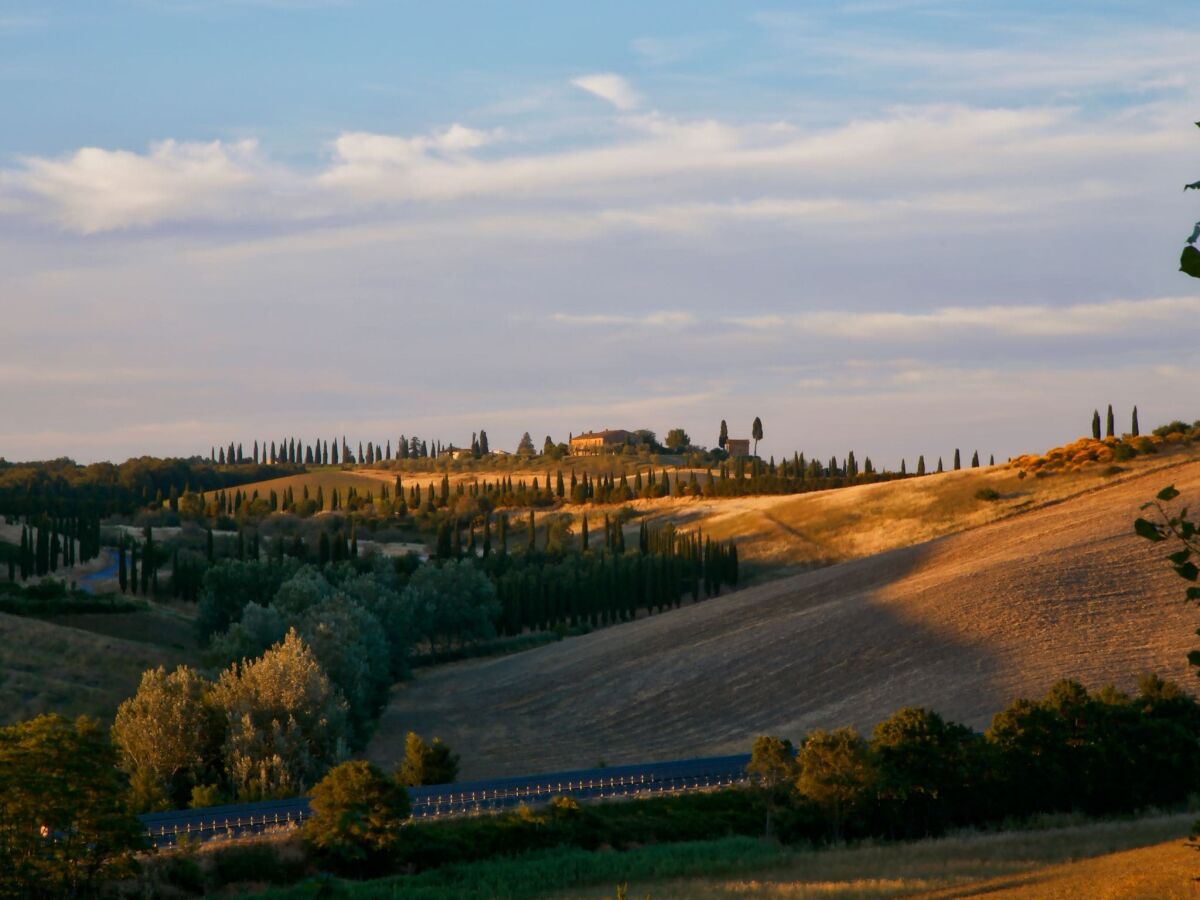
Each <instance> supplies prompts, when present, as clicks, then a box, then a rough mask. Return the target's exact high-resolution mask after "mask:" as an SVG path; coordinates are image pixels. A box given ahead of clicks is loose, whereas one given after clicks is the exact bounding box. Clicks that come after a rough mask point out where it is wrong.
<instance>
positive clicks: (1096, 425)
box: [1092, 403, 1141, 441]
mask: <svg viewBox="0 0 1200 900" xmlns="http://www.w3.org/2000/svg"><path fill="white" fill-rule="evenodd" d="M1115 432H1116V420H1115V417H1114V416H1113V408H1112V404H1111V403H1110V404H1108V414H1107V415H1106V416H1105V419H1104V436H1105V437H1106V438H1110V437H1116V433H1115ZM1129 433H1130V434H1131V435H1132V436H1133V437H1137V436H1138V435H1140V434H1141V429H1140V428H1139V427H1138V413H1137V407H1136V406H1135V407H1134V408H1133V415H1132V416H1130V421H1129ZM1092 438H1093V439H1094V440H1097V441H1098V440H1100V439H1101V438H1100V410H1098V409H1094V410H1092Z"/></svg>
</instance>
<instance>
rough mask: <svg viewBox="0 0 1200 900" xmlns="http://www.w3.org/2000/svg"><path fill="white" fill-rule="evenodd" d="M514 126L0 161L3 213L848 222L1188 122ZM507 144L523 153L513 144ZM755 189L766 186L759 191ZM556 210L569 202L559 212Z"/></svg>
mask: <svg viewBox="0 0 1200 900" xmlns="http://www.w3.org/2000/svg"><path fill="white" fill-rule="evenodd" d="M506 137H507V136H506V135H505V133H504V132H503V130H501V129H497V128H493V129H481V128H476V127H471V126H467V125H464V124H461V123H454V124H452V125H450V126H449V127H446V128H444V129H440V130H437V131H434V132H430V133H427V134H418V135H392V134H376V133H369V132H347V133H344V134H342V135H340V136H339V137H337V138H336V139H335V140H334V141H333V143H332V158H331V159H330V160H329V162H328V164H327V165H326V166H324V167H323V168H320V169H318V170H317V171H315V172H313V171H309V170H306V169H301V168H295V167H289V166H285V165H282V164H280V163H277V162H274V161H272V160H271V159H270V157H269V156H268V155H267V154H265V153H264V152H263V151H262V149H261V148H260V147H259V145H258V144H257V143H256V142H255V141H253V140H244V141H238V142H232V143H231V142H224V141H212V142H208V143H187V142H179V141H173V140H166V141H162V142H160V143H157V144H153V145H152V146H151V147H150V148H149V150H148V151H146V152H144V153H138V152H135V151H131V150H122V149H115V150H110V149H102V148H96V147H88V148H84V149H81V150H78V151H76V152H74V153H71V154H68V155H66V156H63V157H58V158H47V157H27V158H25V159H24V160H22V165H21V167H19V168H16V169H10V170H8V171H5V172H0V214H2V213H3V212H4V211H5V209H6V208H7V209H9V210H12V209H14V208H19V209H21V210H24V212H25V213H26V214H28V215H30V216H36V217H40V218H43V219H48V220H50V221H53V222H55V223H57V224H59V225H61V226H62V227H64V228H68V229H71V230H74V231H78V232H81V233H85V234H92V233H97V232H102V231H106V230H113V229H126V228H148V227H152V226H154V225H156V224H158V223H163V222H168V223H169V222H182V221H188V220H197V221H206V222H213V221H221V220H226V221H230V222H234V221H238V222H263V223H272V222H273V223H277V224H279V225H287V224H288V223H290V225H289V226H288V227H301V226H302V227H312V226H314V225H318V224H320V223H321V222H322V221H327V220H329V218H330V217H336V218H337V220H338V222H339V225H340V226H341V227H345V225H347V224H348V222H347V217H349V219H350V220H353V219H355V218H359V219H362V218H363V217H366V218H368V219H374V218H375V217H376V216H377V215H379V214H381V213H387V212H388V211H390V212H391V214H393V215H403V216H404V218H405V219H406V220H407V219H409V218H410V217H411V216H412V215H413V213H414V210H413V208H412V207H411V206H410V205H409V204H411V202H412V201H421V202H422V203H425V204H430V206H428V207H427V208H426V209H427V211H428V212H429V213H432V214H439V215H440V214H443V213H444V214H449V215H454V216H456V217H460V218H463V217H465V218H466V219H470V218H471V217H473V216H477V215H478V214H480V213H482V212H486V215H487V216H489V217H491V218H493V219H494V218H496V217H497V214H498V213H499V212H500V210H498V209H497V207H495V206H494V205H487V206H481V207H479V208H478V209H476V210H475V211H474V212H472V211H471V210H470V209H469V208H467V207H464V206H462V205H457V206H452V205H451V204H461V203H463V202H465V201H468V200H478V201H480V202H483V201H487V202H488V203H489V204H493V203H494V202H503V203H504V204H506V206H505V207H504V208H503V214H502V216H501V217H508V218H511V219H513V220H514V221H516V220H520V219H522V218H523V217H524V216H526V215H529V214H532V215H535V216H538V217H541V218H542V219H543V220H545V221H547V222H550V221H553V220H554V219H556V218H559V219H561V218H563V217H565V218H566V219H567V220H571V221H572V222H573V223H575V224H578V220H580V219H591V221H592V223H593V226H594V227H593V229H592V230H593V231H594V230H595V228H611V227H630V228H648V229H657V230H666V231H687V230H694V229H696V228H703V227H708V226H710V225H713V224H717V223H722V222H726V223H728V222H738V221H741V222H752V221H787V220H794V221H807V222H812V223H820V222H828V223H838V222H850V221H856V220H862V219H868V218H877V219H880V220H884V219H887V218H889V217H908V219H909V222H910V223H912V222H913V221H914V220H913V218H912V217H913V216H924V215H959V216H970V215H975V216H984V215H988V216H991V217H993V220H994V221H996V222H1001V221H1002V220H1001V219H999V218H997V217H1000V216H1004V215H1010V214H1011V215H1023V214H1025V213H1026V212H1028V211H1031V210H1032V211H1035V212H1040V213H1041V214H1044V213H1045V212H1046V211H1047V210H1048V209H1050V208H1052V207H1054V206H1056V205H1061V204H1064V203H1065V204H1077V203H1094V202H1097V201H1102V200H1105V199H1108V198H1113V197H1117V196H1120V195H1121V194H1122V193H1123V192H1124V193H1127V192H1129V190H1130V187H1128V186H1124V185H1120V184H1119V182H1118V181H1117V180H1116V172H1117V167H1118V166H1119V165H1120V164H1121V162H1122V161H1123V160H1124V159H1126V158H1128V156H1129V154H1131V153H1134V154H1139V155H1141V156H1142V157H1143V158H1147V159H1153V158H1155V157H1163V158H1165V157H1166V156H1168V155H1170V154H1172V153H1174V152H1175V150H1176V146H1177V145H1178V143H1179V139H1178V136H1177V135H1176V134H1175V133H1174V132H1173V131H1170V130H1167V129H1165V128H1164V127H1162V126H1160V125H1156V124H1154V123H1148V122H1138V123H1131V122H1130V121H1129V120H1128V118H1125V117H1123V118H1120V119H1115V118H1114V119H1112V120H1094V119H1092V118H1089V117H1086V116H1081V115H1079V114H1077V113H1076V112H1075V111H1073V110H1070V109H1063V108H1033V109H995V108H971V107H965V106H945V105H938V106H933V107H913V108H899V109H894V110H891V111H889V112H888V113H887V114H885V115H881V116H878V117H874V118H871V119H863V120H859V121H854V122H850V123H848V124H845V125H841V126H836V127H831V128H825V129H816V130H803V129H799V128H795V127H789V126H787V125H781V124H779V123H773V124H770V125H758V124H744V125H743V124H735V123H730V122H722V121H718V120H715V119H698V120H677V119H672V118H668V117H665V116H662V115H659V114H656V113H648V114H640V115H630V116H627V117H623V118H622V120H621V121H620V123H619V130H618V131H617V132H616V133H615V135H614V136H612V137H610V138H608V139H606V140H603V141H600V142H597V143H593V144H591V145H588V146H582V147H574V146H572V147H569V148H566V149H562V148H558V147H550V148H545V149H541V150H538V149H536V148H535V149H531V148H529V147H528V146H527V145H526V144H524V143H517V144H514V145H513V146H512V147H511V148H509V147H507V146H505V143H506ZM506 150H508V151H509V152H505V151H506ZM748 191H753V192H754V194H756V195H757V196H747V193H748ZM552 211H555V212H552Z"/></svg>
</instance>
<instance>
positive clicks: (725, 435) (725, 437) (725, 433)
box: [717, 419, 729, 450]
mask: <svg viewBox="0 0 1200 900" xmlns="http://www.w3.org/2000/svg"><path fill="white" fill-rule="evenodd" d="M728 441H729V426H728V425H726V424H725V420H724V419H722V420H721V433H720V434H719V435H717V446H718V447H720V448H721V449H722V450H724V449H725V444H726V443H727V442H728Z"/></svg>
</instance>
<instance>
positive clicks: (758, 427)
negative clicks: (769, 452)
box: [750, 416, 763, 456]
mask: <svg viewBox="0 0 1200 900" xmlns="http://www.w3.org/2000/svg"><path fill="white" fill-rule="evenodd" d="M750 437H752V438H754V455H755V456H758V442H759V441H761V440H762V438H763V427H762V419H760V418H759V417H758V416H755V417H754V424H753V425H752V426H751V428H750Z"/></svg>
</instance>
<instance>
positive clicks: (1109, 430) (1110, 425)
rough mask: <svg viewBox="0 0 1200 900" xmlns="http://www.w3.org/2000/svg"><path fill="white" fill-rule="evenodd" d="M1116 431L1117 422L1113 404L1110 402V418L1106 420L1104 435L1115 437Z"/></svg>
mask: <svg viewBox="0 0 1200 900" xmlns="http://www.w3.org/2000/svg"><path fill="white" fill-rule="evenodd" d="M1115 431H1116V423H1115V422H1114V420H1113V409H1112V404H1111V403H1110V404H1108V418H1107V420H1106V422H1105V427H1104V436H1105V437H1113V436H1114V432H1115Z"/></svg>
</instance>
